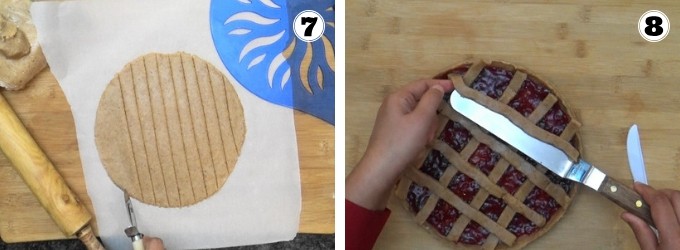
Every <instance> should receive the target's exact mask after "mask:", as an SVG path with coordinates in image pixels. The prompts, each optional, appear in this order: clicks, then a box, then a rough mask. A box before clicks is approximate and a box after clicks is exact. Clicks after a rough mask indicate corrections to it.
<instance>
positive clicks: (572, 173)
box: [449, 90, 654, 226]
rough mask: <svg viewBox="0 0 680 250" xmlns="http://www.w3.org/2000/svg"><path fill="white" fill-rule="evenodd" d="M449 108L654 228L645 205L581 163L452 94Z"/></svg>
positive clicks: (621, 185) (468, 100)
mask: <svg viewBox="0 0 680 250" xmlns="http://www.w3.org/2000/svg"><path fill="white" fill-rule="evenodd" d="M449 102H450V104H451V107H452V108H453V109H454V110H455V111H457V112H458V113H460V114H462V115H463V116H465V117H467V118H468V119H470V120H472V121H473V122H475V123H476V124H477V125H479V126H481V127H482V128H484V129H486V130H487V131H489V132H491V133H492V134H493V135H495V136H496V137H498V138H500V139H501V140H503V141H505V142H506V143H508V144H510V145H511V146H512V147H514V148H515V149H517V150H519V151H520V152H522V153H524V154H525V155H527V156H529V157H531V158H532V159H533V160H535V161H536V162H538V163H539V164H541V165H543V166H545V167H546V168H547V169H549V170H550V171H552V172H553V173H555V174H557V175H559V176H560V177H562V178H567V179H570V180H573V181H576V182H579V183H582V184H584V185H586V186H588V187H590V188H592V189H594V190H596V191H597V192H598V193H600V194H602V195H604V196H605V197H607V198H608V199H609V200H611V201H613V202H614V203H616V204H617V205H619V206H620V207H622V208H623V209H625V210H626V211H628V212H630V213H632V214H634V215H636V216H638V217H640V218H641V219H643V220H644V221H645V222H647V224H649V225H651V226H654V221H653V220H652V216H651V213H650V210H649V205H647V203H646V202H645V201H644V200H643V199H642V198H641V197H640V195H639V194H637V193H636V192H635V191H634V190H633V189H632V188H630V187H628V186H626V185H624V184H622V183H621V182H619V181H617V180H615V179H613V178H611V177H609V176H607V175H606V174H605V173H603V172H602V171H600V170H599V169H597V168H596V167H595V166H593V165H592V164H590V163H588V162H586V161H585V160H583V159H578V160H577V161H576V162H574V161H571V160H570V159H569V157H568V156H567V154H565V153H564V152H563V151H562V150H560V149H558V148H556V147H554V146H553V145H550V144H548V143H546V142H544V141H541V140H539V139H537V138H535V137H533V136H531V135H529V134H527V133H526V132H525V131H524V130H522V129H521V128H520V127H518V126H517V125H515V124H514V123H513V122H512V121H510V120H509V119H508V118H507V117H505V116H503V115H502V114H499V113H496V112H494V111H492V110H490V109H488V108H486V107H484V106H483V105H481V104H479V103H477V102H475V101H474V100H471V99H468V98H465V97H463V96H461V95H460V93H458V91H455V90H454V91H453V93H451V97H450V99H449Z"/></svg>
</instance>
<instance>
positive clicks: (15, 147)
mask: <svg viewBox="0 0 680 250" xmlns="http://www.w3.org/2000/svg"><path fill="white" fill-rule="evenodd" d="M0 149H1V150H2V152H3V153H5V156H6V157H7V159H9V161H10V162H11V163H12V166H14V169H15V170H16V171H17V172H18V173H19V175H20V176H21V178H22V179H23V180H24V182H25V183H26V185H27V186H28V187H29V189H31V192H33V195H35V197H37V198H38V201H39V202H40V204H41V205H42V206H43V207H44V208H45V210H46V211H47V213H48V214H49V215H50V216H51V217H52V220H54V222H55V223H56V224H57V226H59V228H60V229H61V231H62V232H63V233H64V234H65V235H66V236H72V235H77V236H78V238H79V239H80V240H81V241H82V242H83V244H85V246H86V247H87V248H88V249H104V247H103V246H102V245H101V243H99V241H98V240H97V238H96V237H95V236H94V233H93V232H92V228H91V227H90V225H89V224H90V221H91V220H92V215H91V214H90V212H89V211H87V209H86V208H85V206H84V205H83V204H82V203H81V202H80V201H79V200H78V198H77V197H76V196H75V194H74V193H73V191H71V189H70V188H69V187H68V186H67V185H66V182H65V181H64V179H63V178H62V176H61V175H60V174H59V172H57V170H56V169H55V168H54V165H52V162H51V161H50V160H49V159H48V158H47V156H46V155H45V153H44V152H43V151H42V149H40V147H39V146H38V144H37V143H36V142H35V140H34V139H33V137H31V135H30V134H29V133H28V131H27V130H26V127H24V125H23V123H21V120H19V118H18V117H17V115H16V114H15V113H14V110H12V107H11V106H10V105H9V103H7V101H6V100H5V98H4V97H3V96H2V95H0Z"/></svg>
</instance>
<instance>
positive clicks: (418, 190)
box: [406, 183, 431, 213]
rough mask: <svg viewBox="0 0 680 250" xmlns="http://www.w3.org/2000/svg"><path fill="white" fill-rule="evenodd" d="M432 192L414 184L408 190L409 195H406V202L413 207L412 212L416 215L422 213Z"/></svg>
mask: <svg viewBox="0 0 680 250" xmlns="http://www.w3.org/2000/svg"><path fill="white" fill-rule="evenodd" d="M430 194H431V192H430V190H429V189H428V188H426V187H423V186H421V185H418V184H416V183H412V184H411V186H410V187H409V188H408V194H407V195H406V202H407V203H408V204H409V206H410V207H411V210H412V211H413V212H415V213H418V212H420V209H423V206H425V202H426V201H427V198H428V197H430Z"/></svg>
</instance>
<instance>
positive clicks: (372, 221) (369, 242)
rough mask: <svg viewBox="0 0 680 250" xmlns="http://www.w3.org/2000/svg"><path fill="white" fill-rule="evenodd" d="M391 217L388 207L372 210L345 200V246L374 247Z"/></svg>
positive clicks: (359, 249)
mask: <svg viewBox="0 0 680 250" xmlns="http://www.w3.org/2000/svg"><path fill="white" fill-rule="evenodd" d="M389 217H390V210H389V209H387V208H386V209H385V210H383V211H371V210H368V209H366V208H363V207H361V206H359V205H357V204H354V203H352V202H351V201H348V200H345V248H346V249H349V250H363V249H372V248H373V245H374V244H375V240H376V239H378V235H380V231H382V229H383V226H385V222H387V218H389Z"/></svg>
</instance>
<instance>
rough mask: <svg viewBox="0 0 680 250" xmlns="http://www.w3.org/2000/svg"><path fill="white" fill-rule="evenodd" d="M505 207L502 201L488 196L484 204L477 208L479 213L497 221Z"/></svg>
mask: <svg viewBox="0 0 680 250" xmlns="http://www.w3.org/2000/svg"><path fill="white" fill-rule="evenodd" d="M505 206H506V204H505V202H504V201H503V199H501V198H498V197H496V196H493V195H489V197H487V198H486V200H485V201H484V204H482V207H480V208H479V211H480V212H482V213H483V214H485V215H486V216H488V217H489V218H490V219H492V220H493V221H497V220H498V217H500V216H501V213H502V212H503V209H505Z"/></svg>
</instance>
